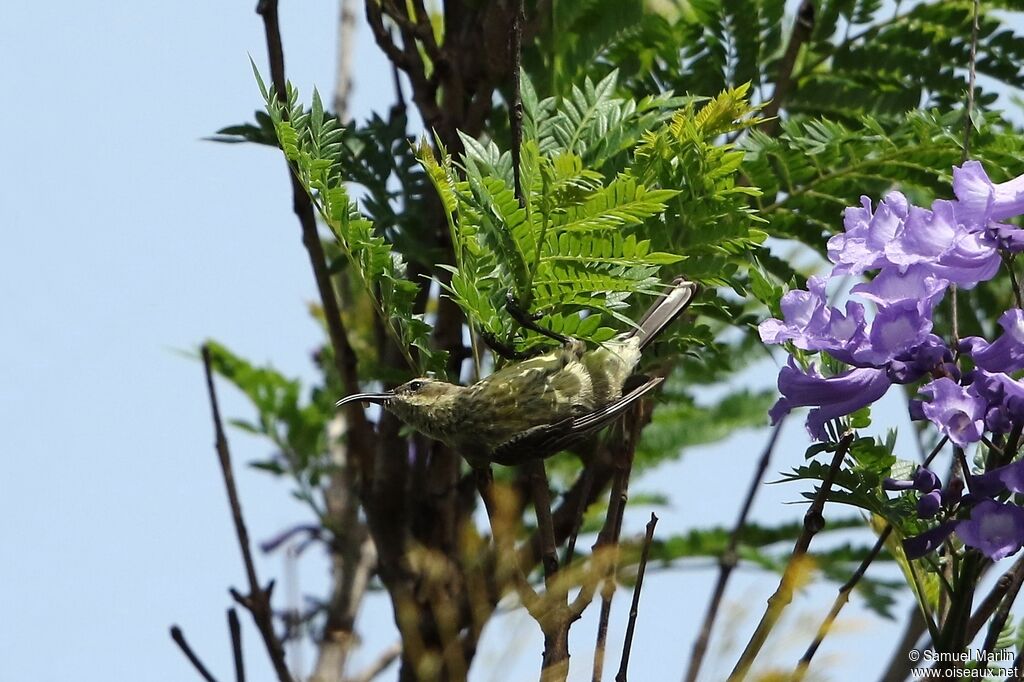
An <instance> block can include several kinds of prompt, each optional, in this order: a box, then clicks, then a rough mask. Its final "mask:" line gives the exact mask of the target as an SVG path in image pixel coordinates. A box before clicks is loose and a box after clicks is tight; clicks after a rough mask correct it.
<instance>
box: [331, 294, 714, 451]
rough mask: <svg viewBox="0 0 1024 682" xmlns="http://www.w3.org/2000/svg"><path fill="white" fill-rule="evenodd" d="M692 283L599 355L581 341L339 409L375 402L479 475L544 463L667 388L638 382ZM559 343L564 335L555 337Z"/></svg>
mask: <svg viewBox="0 0 1024 682" xmlns="http://www.w3.org/2000/svg"><path fill="white" fill-rule="evenodd" d="M697 291H698V287H697V285H696V284H695V283H693V282H690V281H687V280H686V279H684V278H677V279H676V280H674V281H673V282H672V284H671V286H670V288H669V289H668V291H667V293H665V294H664V295H662V296H659V298H658V300H656V301H655V302H654V304H653V305H652V306H651V307H650V309H649V310H648V311H647V312H646V313H645V314H644V315H643V317H642V318H641V319H640V321H639V322H637V323H636V326H635V327H634V328H632V329H630V330H629V331H627V332H624V333H622V334H619V335H618V336H616V337H614V338H613V339H611V340H610V341H608V342H606V343H604V344H603V345H600V346H599V347H597V348H596V349H594V350H589V351H588V350H587V346H586V344H585V343H584V342H583V341H581V340H579V339H574V338H566V337H558V338H562V339H564V342H563V343H562V344H561V345H560V346H559V347H558V348H555V349H554V350H551V351H548V352H545V353H543V354H541V355H537V356H535V357H531V358H528V359H525V360H521V361H519V362H515V363H512V364H510V365H507V366H506V367H504V368H502V369H500V370H498V371H496V372H494V373H492V374H490V375H489V376H487V377H485V378H483V379H481V380H479V381H477V382H476V383H474V384H472V385H470V386H460V385H458V384H452V383H448V382H446V381H440V380H438V379H434V378H430V377H420V378H417V379H413V380H411V381H408V382H406V383H404V384H402V385H400V386H398V387H396V388H395V389H393V390H391V391H384V392H375V393H356V394H353V395H349V396H347V397H345V398H342V399H341V400H339V401H337V403H336V406H337V407H339V408H340V407H342V406H344V405H346V404H348V403H351V402H356V401H358V402H363V403H375V404H378V405H381V406H382V407H384V409H386V410H388V411H390V412H392V413H393V414H394V415H395V416H397V417H398V418H399V419H400V420H402V421H403V422H405V423H406V424H408V425H409V426H411V427H412V428H414V429H415V430H417V431H420V432H421V433H423V434H426V435H427V436H429V437H430V438H433V439H435V440H439V441H441V442H443V443H445V444H447V445H448V446H450V447H452V448H453V449H455V450H456V451H457V452H459V453H460V454H461V455H462V456H463V457H464V458H465V459H466V461H467V462H469V464H470V465H471V466H473V467H474V468H483V467H487V466H489V465H490V464H491V463H495V464H502V465H507V466H511V465H517V464H523V463H525V462H527V461H530V460H533V459H545V458H547V457H550V456H551V455H553V454H555V453H557V452H559V451H561V450H564V449H565V448H567V447H569V446H571V445H573V444H574V443H576V442H578V441H579V440H582V439H583V438H585V437H587V436H589V435H591V434H593V433H595V432H597V431H598V430H600V429H601V428H603V427H604V426H607V425H608V424H610V423H611V422H612V421H614V420H615V419H616V417H618V416H620V415H621V414H623V413H624V412H625V411H626V410H627V409H629V407H630V406H632V405H633V404H635V403H636V402H637V401H638V400H640V399H641V398H643V397H644V396H646V395H648V394H649V393H650V392H651V391H653V390H654V389H655V388H657V387H658V385H659V384H660V383H661V382H662V381H663V379H662V378H661V377H646V376H642V375H634V372H635V370H636V367H637V365H638V364H639V362H640V358H641V356H642V354H643V351H644V349H646V348H647V347H648V346H649V345H650V344H651V342H653V341H654V340H655V339H656V338H657V337H658V335H659V334H660V333H661V332H662V331H664V329H665V328H666V327H667V326H668V325H669V324H670V323H672V322H673V321H674V320H675V319H676V318H678V317H679V315H681V314H682V313H683V311H685V310H686V309H687V307H688V306H689V305H690V303H691V302H692V301H693V299H694V297H695V295H696V294H697ZM551 335H552V336H557V335H554V334H551Z"/></svg>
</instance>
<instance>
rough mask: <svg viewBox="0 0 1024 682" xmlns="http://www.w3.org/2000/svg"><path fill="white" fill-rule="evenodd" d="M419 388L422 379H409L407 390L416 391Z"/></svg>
mask: <svg viewBox="0 0 1024 682" xmlns="http://www.w3.org/2000/svg"><path fill="white" fill-rule="evenodd" d="M421 388H423V382H422V381H420V380H418V379H417V380H416V381H410V382H409V390H410V391H412V392H416V391H418V390H420V389H421Z"/></svg>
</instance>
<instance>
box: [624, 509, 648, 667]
mask: <svg viewBox="0 0 1024 682" xmlns="http://www.w3.org/2000/svg"><path fill="white" fill-rule="evenodd" d="M656 525H658V517H657V516H655V515H654V512H651V520H650V521H648V522H647V535H646V536H645V537H644V548H643V550H642V551H641V552H640V565H639V566H638V567H637V573H636V585H634V586H633V603H632V604H631V605H630V607H629V622H628V623H627V625H626V638H625V640H624V641H623V644H622V658H621V659H620V660H619V672H618V674H617V675H615V682H626V670H627V668H629V653H630V650H631V649H632V648H633V632H634V630H635V629H636V618H637V613H638V611H639V609H640V590H642V589H643V586H644V571H645V570H646V569H647V557H648V556H649V555H650V553H651V543H652V542H654V527H655V526H656Z"/></svg>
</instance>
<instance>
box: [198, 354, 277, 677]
mask: <svg viewBox="0 0 1024 682" xmlns="http://www.w3.org/2000/svg"><path fill="white" fill-rule="evenodd" d="M203 369H204V370H205V372H206V388H207V392H208V393H209V397H210V409H211V411H212V412H213V428H214V433H215V434H216V441H215V447H216V450H217V459H218V461H219V462H220V469H221V473H222V474H223V476H224V487H225V488H226V489H227V494H228V504H229V506H230V507H231V519H232V521H233V522H234V525H235V534H236V535H237V536H238V546H239V549H240V550H241V552H242V562H243V563H244V564H245V574H246V577H247V578H248V582H249V594H248V595H244V596H243V595H241V594H239V593H238V592H237V591H235V590H233V589H232V590H231V594H232V596H233V597H234V598H235V600H236V601H238V603H240V604H241V605H242V606H244V607H245V608H246V609H247V610H248V611H249V613H250V614H252V618H253V621H254V622H255V623H256V628H257V629H258V630H259V632H260V636H261V637H262V638H263V644H264V645H265V646H266V649H267V655H268V656H269V657H270V661H271V663H273V665H274V671H275V672H276V673H277V678H278V680H280V682H291V675H290V674H289V672H288V666H287V665H286V664H285V661H284V648H283V647H282V646H281V640H280V639H278V637H277V633H276V632H275V631H274V619H273V612H272V611H271V608H270V594H271V592H272V590H273V588H274V582H273V581H271V582H270V583H269V584H268V585H267V587H266V588H262V587H260V583H259V579H258V578H257V577H256V566H255V564H254V563H253V560H252V549H251V547H250V545H249V531H248V530H247V529H246V527H245V519H244V518H243V517H242V505H241V502H239V499H238V490H237V489H236V487H235V475H234V472H233V470H232V468H231V452H230V451H229V450H228V440H227V436H225V435H224V424H223V422H222V421H221V416H220V406H219V405H218V403H217V391H216V389H215V388H214V385H213V368H212V365H211V360H210V349H209V347H208V346H203Z"/></svg>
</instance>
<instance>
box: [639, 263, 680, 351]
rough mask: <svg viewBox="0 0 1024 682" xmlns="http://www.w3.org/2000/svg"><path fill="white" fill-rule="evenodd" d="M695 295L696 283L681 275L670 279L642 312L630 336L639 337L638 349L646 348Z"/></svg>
mask: <svg viewBox="0 0 1024 682" xmlns="http://www.w3.org/2000/svg"><path fill="white" fill-rule="evenodd" d="M696 295H697V285H696V284H694V283H693V282H690V281H687V280H685V279H683V278H682V277H677V278H676V279H675V280H673V281H672V285H671V288H670V289H669V290H668V293H666V294H665V295H664V296H662V297H660V298H658V300H657V301H655V302H654V305H652V306H651V307H650V309H649V310H648V311H647V312H646V313H644V316H643V317H642V318H641V319H640V321H639V322H638V323H637V327H636V329H634V330H633V332H632V334H630V338H638V339H640V350H643V349H644V348H646V347H647V346H648V345H650V343H651V342H652V341H654V339H656V338H657V337H658V335H659V334H660V333H661V332H662V331H663V330H664V329H665V327H667V326H668V325H669V324H671V323H672V322H673V321H674V320H675V319H676V318H677V317H679V316H680V315H681V314H682V313H683V311H684V310H686V309H687V307H689V305H690V303H691V302H693V299H694V297H695V296H696Z"/></svg>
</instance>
